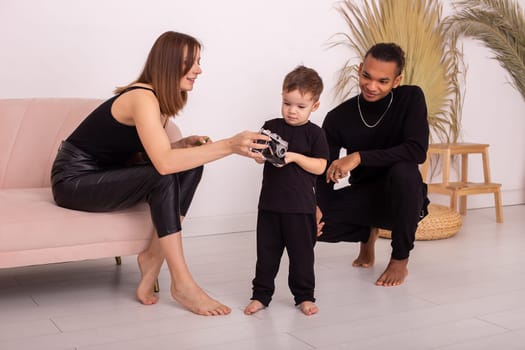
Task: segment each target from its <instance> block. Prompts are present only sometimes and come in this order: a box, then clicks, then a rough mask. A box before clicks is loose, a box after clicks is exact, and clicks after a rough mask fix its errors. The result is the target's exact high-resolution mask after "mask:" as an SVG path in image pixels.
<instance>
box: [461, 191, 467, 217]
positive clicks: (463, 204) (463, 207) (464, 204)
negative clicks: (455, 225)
mask: <svg viewBox="0 0 525 350" xmlns="http://www.w3.org/2000/svg"><path fill="white" fill-rule="evenodd" d="M459 213H460V214H461V215H467V196H461V197H459Z"/></svg>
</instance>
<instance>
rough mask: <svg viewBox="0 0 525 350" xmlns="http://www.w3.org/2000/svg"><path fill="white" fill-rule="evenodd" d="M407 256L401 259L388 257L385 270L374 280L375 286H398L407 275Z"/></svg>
mask: <svg viewBox="0 0 525 350" xmlns="http://www.w3.org/2000/svg"><path fill="white" fill-rule="evenodd" d="M407 266H408V258H407V259H403V260H395V259H390V262H389V263H388V266H387V267H386V269H385V272H383V274H382V275H381V276H380V277H379V278H378V280H377V281H376V285H377V286H383V287H394V286H399V285H400V284H401V283H403V281H404V280H405V278H406V277H407V276H408V268H407Z"/></svg>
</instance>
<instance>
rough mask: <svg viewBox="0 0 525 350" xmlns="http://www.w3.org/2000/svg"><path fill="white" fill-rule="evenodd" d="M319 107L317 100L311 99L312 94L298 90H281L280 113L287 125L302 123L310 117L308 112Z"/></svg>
mask: <svg viewBox="0 0 525 350" xmlns="http://www.w3.org/2000/svg"><path fill="white" fill-rule="evenodd" d="M318 107H319V101H315V102H314V101H313V99H312V94H311V93H306V94H304V95H302V94H301V92H299V90H292V91H283V100H282V105H281V114H282V116H283V118H284V121H285V122H286V124H288V125H292V126H299V125H304V124H306V123H307V122H308V118H310V113H312V112H314V111H315V110H316V109H317V108H318Z"/></svg>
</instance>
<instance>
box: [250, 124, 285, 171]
mask: <svg viewBox="0 0 525 350" xmlns="http://www.w3.org/2000/svg"><path fill="white" fill-rule="evenodd" d="M259 132H260V133H261V134H263V135H266V136H268V137H270V141H263V140H258V141H257V143H261V144H267V145H268V147H267V148H265V149H263V150H257V151H258V152H261V153H262V155H263V156H264V158H266V160H267V161H268V162H270V163H271V164H273V165H275V166H282V165H284V164H285V163H284V155H285V154H286V151H288V142H286V141H284V140H283V139H282V138H281V136H279V135H277V134H276V133H273V132H271V131H270V130H266V129H261V130H260V131H259Z"/></svg>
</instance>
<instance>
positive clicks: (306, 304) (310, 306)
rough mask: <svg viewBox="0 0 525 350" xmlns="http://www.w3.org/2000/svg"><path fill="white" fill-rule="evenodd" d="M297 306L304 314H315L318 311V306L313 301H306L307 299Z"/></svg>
mask: <svg viewBox="0 0 525 350" xmlns="http://www.w3.org/2000/svg"><path fill="white" fill-rule="evenodd" d="M297 307H298V308H299V310H301V311H302V312H303V314H305V315H306V316H312V315H315V314H316V313H317V312H318V311H319V308H318V307H317V305H315V303H314V302H313V301H308V300H307V301H303V302H302V303H300V304H299V305H297Z"/></svg>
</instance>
